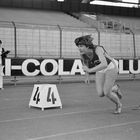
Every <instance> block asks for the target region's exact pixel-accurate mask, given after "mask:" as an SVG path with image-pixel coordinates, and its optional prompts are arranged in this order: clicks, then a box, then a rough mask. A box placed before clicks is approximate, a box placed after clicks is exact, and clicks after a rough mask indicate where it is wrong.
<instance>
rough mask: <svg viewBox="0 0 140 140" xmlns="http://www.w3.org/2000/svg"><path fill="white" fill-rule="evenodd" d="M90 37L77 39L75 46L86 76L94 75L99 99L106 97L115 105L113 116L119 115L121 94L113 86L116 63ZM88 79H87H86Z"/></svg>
mask: <svg viewBox="0 0 140 140" xmlns="http://www.w3.org/2000/svg"><path fill="white" fill-rule="evenodd" d="M92 40H93V38H92V37H91V35H86V36H82V37H78V38H76V39H75V44H76V46H77V47H78V49H79V52H80V56H81V59H82V62H83V70H84V71H85V73H86V75H87V76H88V74H90V73H95V74H96V90H97V93H98V95H99V96H100V97H104V96H105V97H107V98H108V99H109V100H110V101H112V102H113V103H115V105H116V109H115V111H114V113H115V114H120V113H121V110H122V103H121V102H120V99H121V98H122V94H121V92H120V89H119V86H118V85H116V84H115V81H116V78H117V74H118V61H117V60H115V59H113V58H112V57H110V56H109V55H108V54H107V52H106V50H105V49H104V47H103V46H100V45H94V44H93V43H92ZM87 79H88V78H87Z"/></svg>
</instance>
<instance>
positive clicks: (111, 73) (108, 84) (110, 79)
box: [104, 68, 122, 114]
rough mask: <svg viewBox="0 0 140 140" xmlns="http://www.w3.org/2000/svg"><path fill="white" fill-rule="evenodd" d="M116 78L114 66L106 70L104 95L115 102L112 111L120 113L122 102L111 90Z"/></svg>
mask: <svg viewBox="0 0 140 140" xmlns="http://www.w3.org/2000/svg"><path fill="white" fill-rule="evenodd" d="M116 78H117V70H116V69H115V68H114V69H110V70H107V71H106V75H105V83H104V94H105V96H106V97H108V98H109V99H110V100H111V101H112V102H114V103H115V104H116V111H115V112H114V113H117V114H119V113H121V106H122V104H121V102H120V100H119V98H118V96H117V95H116V94H115V92H113V91H112V87H113V85H114V83H115V80H116Z"/></svg>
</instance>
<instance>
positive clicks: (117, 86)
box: [112, 83, 123, 99]
mask: <svg viewBox="0 0 140 140" xmlns="http://www.w3.org/2000/svg"><path fill="white" fill-rule="evenodd" d="M112 92H115V93H116V95H117V96H118V97H119V99H122V96H123V95H122V92H121V90H120V86H119V85H118V84H116V83H115V84H114V86H113V87H112Z"/></svg>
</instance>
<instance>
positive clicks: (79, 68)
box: [71, 60, 85, 75]
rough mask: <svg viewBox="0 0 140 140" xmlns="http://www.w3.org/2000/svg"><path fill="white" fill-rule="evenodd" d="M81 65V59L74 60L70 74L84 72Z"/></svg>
mask: <svg viewBox="0 0 140 140" xmlns="http://www.w3.org/2000/svg"><path fill="white" fill-rule="evenodd" d="M82 66H83V65H82V62H81V60H75V61H74V64H73V66H72V69H71V75H75V73H80V74H81V75H83V74H85V72H84V71H83V68H82Z"/></svg>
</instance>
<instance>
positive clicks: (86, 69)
mask: <svg viewBox="0 0 140 140" xmlns="http://www.w3.org/2000/svg"><path fill="white" fill-rule="evenodd" d="M83 70H84V71H85V72H87V73H89V72H90V69H89V68H88V67H87V66H85V65H84V66H83Z"/></svg>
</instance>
